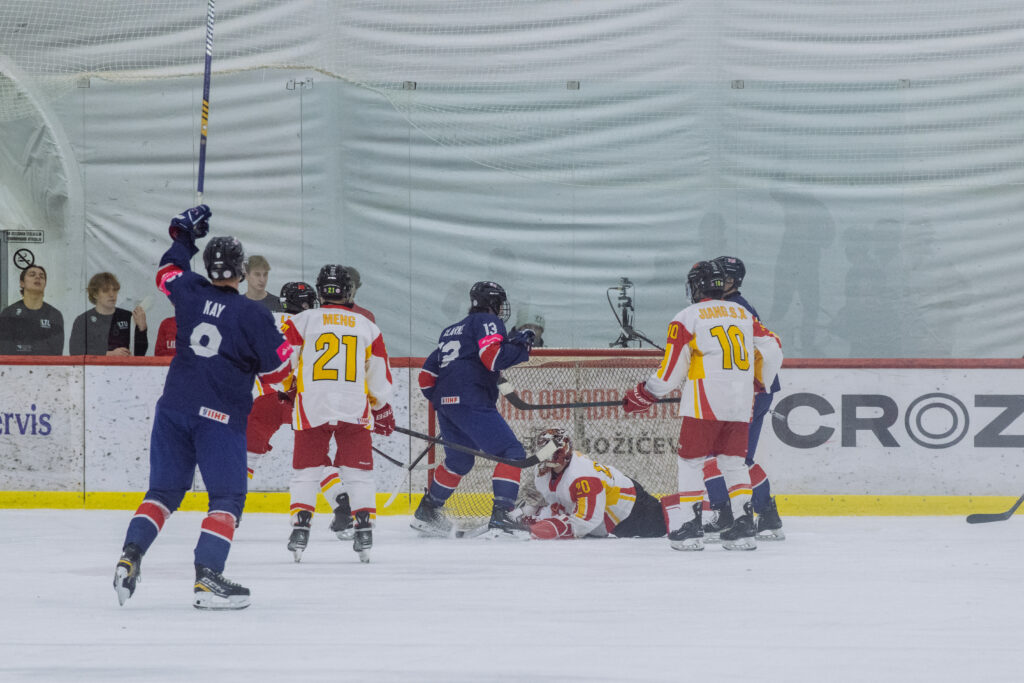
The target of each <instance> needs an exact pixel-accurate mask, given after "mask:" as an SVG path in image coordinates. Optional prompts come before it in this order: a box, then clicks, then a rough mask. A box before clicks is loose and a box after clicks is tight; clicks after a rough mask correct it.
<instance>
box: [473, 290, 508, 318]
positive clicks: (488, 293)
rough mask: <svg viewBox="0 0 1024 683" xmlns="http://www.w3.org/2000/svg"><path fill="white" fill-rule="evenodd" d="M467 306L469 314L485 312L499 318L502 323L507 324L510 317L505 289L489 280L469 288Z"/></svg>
mask: <svg viewBox="0 0 1024 683" xmlns="http://www.w3.org/2000/svg"><path fill="white" fill-rule="evenodd" d="M469 305H470V308H469V311H470V312H471V313H476V312H479V311H487V312H488V313H493V314H494V315H496V316H498V317H499V318H501V319H502V321H503V322H508V319H509V318H510V317H511V316H512V308H511V307H510V306H509V304H508V296H506V294H505V289H504V288H503V287H502V286H501V285H499V284H498V283H497V282H491V281H490V280H485V281H483V282H477V283H476V284H474V285H473V286H472V287H471V288H470V290H469Z"/></svg>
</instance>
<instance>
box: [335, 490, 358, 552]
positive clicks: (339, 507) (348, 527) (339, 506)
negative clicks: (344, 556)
mask: <svg viewBox="0 0 1024 683" xmlns="http://www.w3.org/2000/svg"><path fill="white" fill-rule="evenodd" d="M334 501H335V503H336V505H335V506H334V517H333V518H332V519H331V531H333V532H334V533H335V535H336V536H337V537H338V538H339V539H341V540H342V541H348V540H351V539H352V537H353V535H354V534H355V529H354V527H353V523H352V507H351V505H349V502H348V494H347V493H339V494H338V495H337V496H335V498H334Z"/></svg>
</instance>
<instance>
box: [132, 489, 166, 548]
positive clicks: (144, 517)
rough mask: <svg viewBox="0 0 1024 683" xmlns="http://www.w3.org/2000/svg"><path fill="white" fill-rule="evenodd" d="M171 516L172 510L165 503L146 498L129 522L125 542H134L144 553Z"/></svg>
mask: <svg viewBox="0 0 1024 683" xmlns="http://www.w3.org/2000/svg"><path fill="white" fill-rule="evenodd" d="M170 516H171V511H170V510H168V509H167V507H166V506H165V505H164V504H163V503H160V502H158V501H155V500H153V499H152V498H146V499H145V500H143V501H142V503H141V504H140V505H139V507H138V509H137V510H136V511H135V515H134V516H133V517H132V521H131V522H129V523H128V532H127V533H126V534H125V539H124V544H125V545H126V546H127V545H128V544H129V543H131V544H134V545H135V546H137V547H138V548H139V550H141V551H142V554H145V553H146V551H147V550H149V546H151V545H153V541H155V540H156V537H157V534H159V533H160V530H161V529H163V528H164V522H166V521H167V518H168V517H170Z"/></svg>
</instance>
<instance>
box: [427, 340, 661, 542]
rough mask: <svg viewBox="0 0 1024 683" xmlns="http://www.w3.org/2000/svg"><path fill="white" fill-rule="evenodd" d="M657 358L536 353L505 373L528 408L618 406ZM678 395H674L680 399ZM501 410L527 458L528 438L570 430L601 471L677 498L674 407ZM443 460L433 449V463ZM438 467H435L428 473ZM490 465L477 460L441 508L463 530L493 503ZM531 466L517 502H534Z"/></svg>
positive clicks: (504, 406) (502, 404)
mask: <svg viewBox="0 0 1024 683" xmlns="http://www.w3.org/2000/svg"><path fill="white" fill-rule="evenodd" d="M660 358H661V356H660V354H659V353H657V352H647V351H632V350H630V351H622V352H615V351H612V350H606V351H592V352H591V351H583V350H566V351H553V350H547V351H545V350H541V349H536V350H534V352H533V354H532V356H531V358H530V360H529V362H527V363H523V364H522V365H517V366H515V367H513V368H510V369H508V370H506V371H505V372H504V373H502V374H503V375H504V376H505V377H506V378H507V379H508V380H509V381H510V382H511V384H512V386H513V387H514V388H515V390H516V394H517V395H518V396H519V398H520V399H522V400H523V401H525V402H527V403H530V404H551V403H576V402H601V401H618V400H620V399H621V398H622V396H623V395H624V393H625V392H626V390H628V389H630V388H632V387H634V386H636V384H637V382H640V381H641V380H643V379H646V378H647V377H648V376H650V374H651V372H653V371H654V369H655V368H656V367H657V365H658V362H659V361H660ZM678 395H679V394H678V391H677V392H674V393H673V394H671V396H672V397H678ZM498 408H499V410H500V411H501V414H502V415H503V416H504V418H505V420H506V421H507V422H508V424H509V426H510V427H512V430H513V431H514V432H515V434H516V436H517V437H518V438H519V440H520V442H521V443H522V444H523V445H524V447H526V451H527V453H528V454H532V453H533V450H534V449H533V438H534V437H535V436H536V435H537V434H539V433H540V432H542V431H544V430H545V429H549V428H551V427H561V428H563V429H568V430H569V431H570V433H571V434H572V435H573V441H574V446H575V449H576V450H578V451H580V452H582V453H584V454H586V455H588V456H589V457H591V458H592V459H593V460H595V461H596V462H599V463H601V464H603V465H612V466H614V467H616V468H617V469H619V470H621V471H622V472H623V473H624V474H626V475H627V476H630V477H632V478H633V479H635V480H636V481H638V482H639V483H640V484H641V485H643V487H644V488H645V489H647V490H648V491H649V492H650V493H651V494H653V495H655V496H663V495H667V494H671V493H675V492H676V489H677V477H676V459H677V455H676V449H677V447H678V443H679V438H678V437H679V417H678V416H677V412H678V404H675V403H661V404H657V405H656V406H654V407H653V408H651V409H650V410H649V411H648V412H647V413H644V414H642V415H628V416H627V415H626V414H625V413H624V412H623V411H622V410H621V409H620V408H617V407H614V406H608V407H604V406H602V407H590V408H544V409H537V410H519V409H517V408H515V407H513V405H512V404H511V403H509V401H508V400H506V399H505V398H500V399H499V400H498ZM442 458H443V455H442V453H441V451H440V449H438V452H437V454H436V460H437V461H438V462H439V461H440V460H441V459H442ZM436 464H437V463H436V462H435V463H432V465H431V467H433V466H434V465H436ZM493 472H494V466H493V463H490V462H487V461H484V460H480V459H478V460H477V461H476V464H475V466H474V467H473V469H472V470H471V471H470V472H469V474H467V475H466V476H465V477H463V478H462V481H461V482H460V483H459V486H458V488H457V489H456V490H455V493H453V494H452V497H451V498H450V499H449V501H448V503H447V504H446V506H445V510H446V514H447V515H448V517H449V518H450V519H451V520H452V521H453V522H454V523H455V524H456V525H457V526H458V527H460V528H463V529H468V528H472V527H475V526H478V525H480V524H482V523H484V522H486V521H487V520H488V519H489V518H490V515H491V505H492V502H493V500H494V498H493V495H492V492H491V474H492V473H493ZM534 472H535V468H528V469H525V470H523V476H522V480H521V486H520V500H521V501H524V500H534V499H536V497H537V496H536V489H535V487H534V485H533V480H534Z"/></svg>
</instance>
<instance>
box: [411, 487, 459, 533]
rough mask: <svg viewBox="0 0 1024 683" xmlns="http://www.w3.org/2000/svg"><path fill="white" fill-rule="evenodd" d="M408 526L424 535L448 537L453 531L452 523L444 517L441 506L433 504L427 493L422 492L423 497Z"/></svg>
mask: <svg viewBox="0 0 1024 683" xmlns="http://www.w3.org/2000/svg"><path fill="white" fill-rule="evenodd" d="M409 526H411V527H412V528H413V529H415V530H416V531H419V532H420V533H421V534H423V535H424V536H437V537H440V538H448V537H449V536H451V535H452V533H453V531H452V523H451V522H449V521H448V520H447V519H445V517H444V515H443V514H442V513H441V508H440V507H438V506H437V505H435V504H434V501H433V500H432V499H431V498H430V494H428V493H425V494H423V498H421V499H420V504H419V506H418V507H417V508H416V512H414V513H413V516H412V523H410V524H409Z"/></svg>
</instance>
